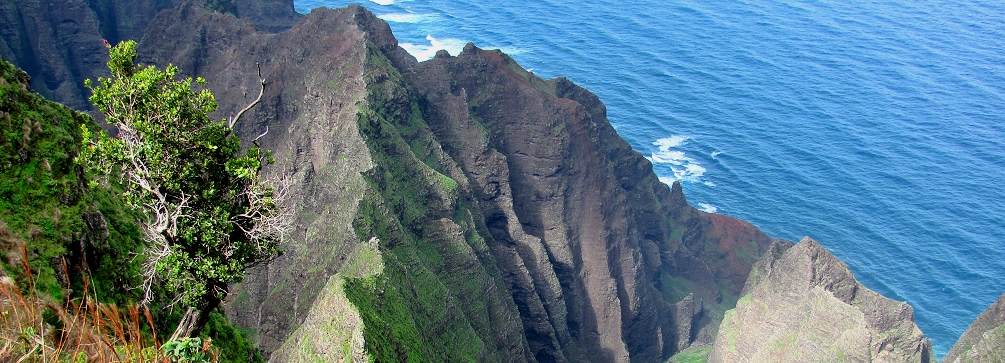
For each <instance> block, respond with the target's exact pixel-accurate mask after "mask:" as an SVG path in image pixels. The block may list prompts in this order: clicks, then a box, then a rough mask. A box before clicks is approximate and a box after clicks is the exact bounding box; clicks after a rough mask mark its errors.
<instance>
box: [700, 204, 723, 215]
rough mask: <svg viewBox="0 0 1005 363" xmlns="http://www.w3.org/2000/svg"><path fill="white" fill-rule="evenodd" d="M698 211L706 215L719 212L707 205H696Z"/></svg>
mask: <svg viewBox="0 0 1005 363" xmlns="http://www.w3.org/2000/svg"><path fill="white" fill-rule="evenodd" d="M698 209H701V210H702V211H704V212H707V213H716V212H718V211H719V208H716V207H715V206H714V205H711V204H708V203H698Z"/></svg>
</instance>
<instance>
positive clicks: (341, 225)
mask: <svg viewBox="0 0 1005 363" xmlns="http://www.w3.org/2000/svg"><path fill="white" fill-rule="evenodd" d="M151 24H152V25H151V28H150V31H148V33H147V34H148V35H147V37H145V38H144V40H143V42H142V43H141V49H142V50H143V51H145V52H146V53H143V54H141V58H142V59H144V60H146V61H150V62H153V63H157V64H165V63H167V62H173V63H175V64H179V65H180V66H181V68H182V70H183V72H187V73H188V74H189V75H204V76H207V78H209V79H210V87H211V88H212V89H213V90H214V91H215V92H216V94H217V96H218V99H219V101H220V105H221V116H224V115H227V114H229V113H231V112H233V111H235V110H237V109H239V108H240V107H243V106H244V105H245V104H246V103H247V102H249V101H250V100H251V99H253V98H254V97H255V96H256V95H257V91H258V89H257V84H256V83H257V82H256V80H257V69H256V68H255V64H256V63H259V64H261V66H262V72H263V75H264V76H265V78H266V79H267V80H268V81H269V85H268V86H267V88H266V94H265V97H264V101H263V103H262V105H261V106H259V107H258V108H256V109H255V111H254V112H255V114H254V116H255V117H252V118H249V119H248V120H249V122H248V123H246V124H244V125H240V126H239V130H238V131H239V134H240V135H241V136H242V137H246V138H251V137H254V136H256V135H258V134H260V133H262V132H263V131H264V130H265V128H266V127H268V128H269V133H268V134H267V135H266V136H264V137H263V138H262V142H263V145H264V146H266V147H269V148H271V149H273V150H276V156H277V164H276V165H274V166H273V167H272V168H271V169H270V170H269V172H270V176H271V177H272V178H275V179H277V180H278V179H280V178H288V179H291V180H293V181H294V182H295V184H294V185H295V187H294V190H295V191H296V192H295V195H297V196H299V198H300V199H299V201H300V202H299V203H298V208H299V212H298V214H297V215H298V220H297V227H296V228H295V230H294V232H293V234H292V239H291V241H290V243H289V244H288V245H286V246H284V250H285V251H286V252H287V253H286V255H284V256H283V257H281V258H280V259H279V260H277V261H276V262H275V263H273V264H271V265H269V266H268V267H266V268H264V269H262V270H260V271H257V272H256V273H255V274H253V276H251V277H249V278H248V279H247V281H246V282H245V283H243V284H242V285H241V286H240V288H239V289H238V291H240V293H238V294H236V297H235V298H234V299H233V301H232V302H231V303H230V305H229V306H230V307H229V312H230V315H231V316H232V317H233V318H234V319H236V320H237V321H238V322H239V323H240V324H242V325H244V326H245V327H248V328H253V329H256V330H257V333H258V342H259V344H260V346H261V347H262V348H263V350H264V351H265V352H266V353H267V354H272V353H274V354H273V359H274V360H276V361H279V360H286V359H293V358H294V357H309V356H311V355H312V354H314V355H316V356H321V354H322V353H324V354H329V353H330V354H335V355H339V354H344V355H340V356H343V357H348V356H353V355H357V356H358V354H361V353H360V352H359V351H358V348H357V347H347V348H346V349H343V350H341V351H340V353H331V352H323V351H322V350H323V349H321V348H320V347H321V345H323V344H320V342H322V341H325V339H319V338H318V334H322V335H323V334H328V333H322V332H319V331H316V330H312V329H305V328H304V327H305V326H308V325H310V326H315V325H312V324H317V322H318V321H320V320H317V319H315V318H314V317H316V316H328V315H338V316H345V317H347V318H346V319H343V320H344V322H343V323H340V324H347V325H346V326H347V327H349V326H350V325H351V327H349V328H348V330H349V331H351V330H353V329H362V332H363V333H362V334H363V336H364V337H365V338H366V339H364V341H365V345H366V349H365V351H366V352H367V353H368V354H374V355H375V356H376V357H377V358H379V359H378V360H380V359H386V360H400V359H404V358H406V357H407V358H408V359H410V360H421V359H420V358H426V359H428V360H431V361H439V360H443V359H447V360H458V359H460V360H470V359H474V360H485V361H587V360H592V361H629V360H631V361H655V360H660V359H665V358H667V357H669V356H670V355H671V354H673V353H674V352H676V351H678V350H679V349H681V348H683V347H686V346H688V345H689V344H691V343H692V342H694V341H696V340H697V341H704V342H706V343H710V342H711V339H712V337H713V336H714V330H715V326H716V325H717V323H718V321H719V319H720V318H721V316H722V315H721V314H722V312H723V311H725V310H726V309H728V308H731V307H732V305H733V304H735V301H736V296H737V295H738V293H739V291H740V288H741V287H742V285H743V281H744V280H745V278H746V276H747V274H748V272H749V268H750V264H751V263H752V262H753V261H754V259H756V258H757V256H759V255H760V254H761V253H762V251H764V250H765V248H766V247H767V246H768V245H769V244H770V243H771V241H772V240H771V239H770V238H768V237H767V236H765V235H764V234H762V233H760V232H759V231H758V230H757V229H756V228H754V227H753V226H751V225H749V224H748V223H745V222H741V221H738V220H735V219H732V218H729V217H724V216H719V215H711V214H706V213H703V212H700V211H698V210H696V209H694V208H692V207H690V206H689V205H687V202H686V200H685V198H684V196H683V193H682V191H681V189H680V186H679V185H675V186H674V187H673V188H672V189H671V188H670V187H668V186H667V185H665V184H662V183H660V182H659V181H658V180H657V178H656V176H655V175H654V174H653V173H652V166H651V164H649V162H648V161H647V160H646V159H645V158H643V157H642V156H641V155H640V154H638V153H636V152H634V151H632V150H631V148H630V147H629V146H628V144H627V143H625V142H624V141H623V140H622V139H621V138H620V137H618V136H617V134H616V133H615V132H614V130H613V128H612V127H611V126H610V124H609V123H608V121H607V119H606V111H605V109H604V106H603V104H602V103H601V102H600V101H599V100H598V99H597V97H596V96H595V95H593V94H591V93H589V92H588V91H586V90H584V89H582V88H580V87H578V86H576V85H574V84H572V83H571V82H569V81H567V80H564V79H555V80H551V81H545V80H542V79H540V78H537V77H535V76H533V75H532V74H530V73H528V72H526V71H525V70H523V69H522V68H520V67H519V65H517V64H516V63H515V62H514V61H513V60H512V59H510V58H509V57H507V56H505V55H504V54H502V53H500V52H498V51H483V50H480V49H478V48H476V47H474V46H473V45H469V46H468V47H467V48H466V49H465V51H464V52H463V53H462V54H461V55H459V56H458V57H450V56H448V55H446V54H442V53H441V54H440V56H439V57H437V59H434V60H432V61H429V62H424V63H417V62H416V61H415V60H414V59H413V58H412V57H410V56H409V55H408V54H407V53H405V52H404V51H403V50H402V49H401V48H399V47H398V46H397V41H396V40H395V39H394V37H393V35H392V34H391V33H390V30H389V28H388V26H387V24H386V23H384V22H383V21H381V20H379V19H377V18H376V17H374V16H373V15H372V14H370V13H369V12H367V11H366V10H364V9H363V8H361V7H356V6H352V7H350V8H348V9H340V10H315V11H314V12H312V13H311V14H310V15H309V16H307V17H306V18H304V19H303V20H302V21H300V22H299V23H298V24H297V25H295V26H294V27H293V28H291V29H290V30H287V31H284V32H281V33H277V34H268V33H264V32H258V31H256V30H255V29H254V28H253V27H252V26H251V25H250V24H249V23H247V22H244V23H242V22H241V21H240V20H238V19H233V18H229V17H225V16H222V15H220V14H213V13H209V12H206V11H204V10H203V9H202V8H199V7H185V6H182V7H180V8H178V9H176V10H172V11H166V12H163V13H162V14H161V15H160V16H158V18H157V19H155V20H154V21H153V22H152V23H151ZM192 29H200V31H199V32H198V34H193V32H192V31H191V30H192ZM252 119H254V120H257V121H254V122H251V121H250V120H252ZM353 232H354V233H353ZM363 241H376V242H374V243H375V246H376V248H377V252H379V254H378V257H377V258H379V260H380V264H379V265H381V266H382V268H381V269H379V270H380V273H379V274H377V273H376V272H373V271H376V270H377V269H362V270H365V271H364V272H360V271H359V270H358V269H357V268H355V267H350V266H352V265H353V264H354V263H355V262H353V261H355V260H356V259H357V258H356V257H353V256H358V255H359V253H360V252H359V251H360V248H362V247H360V246H364V245H365V244H364V243H363ZM364 255H365V254H364ZM371 262H372V261H371ZM366 271H370V272H366ZM350 277H356V278H357V279H352V278H350ZM346 278H349V279H348V280H347V279H346ZM322 291H324V293H322ZM339 291H341V292H342V293H344V294H345V297H338V296H337V295H339V293H335V292H339ZM339 299H343V300H348V301H351V302H352V303H353V304H354V305H355V307H353V306H345V305H346V304H339V303H336V300H339ZM340 301H341V300H340ZM332 309H336V310H332ZM339 309H340V310H339ZM340 314H341V315H340ZM356 317H358V318H356ZM304 324H307V325H304ZM360 324H361V325H362V326H365V328H362V327H361V326H360ZM326 339H327V341H328V343H329V344H332V343H337V342H339V341H340V340H339V339H342V338H336V337H334V336H329V337H328V338H326ZM305 344H306V346H308V347H311V346H312V344H315V345H313V348H309V349H307V348H304V346H305ZM338 344H341V343H338Z"/></svg>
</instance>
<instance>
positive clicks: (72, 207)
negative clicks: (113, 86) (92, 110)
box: [0, 60, 140, 302]
mask: <svg viewBox="0 0 1005 363" xmlns="http://www.w3.org/2000/svg"><path fill="white" fill-rule="evenodd" d="M28 84H29V79H28V75H27V74H26V73H24V72H23V71H21V70H20V69H18V68H16V67H14V66H13V65H11V64H10V63H7V62H6V61H2V60H0V129H2V133H0V220H2V221H3V224H4V225H5V227H4V228H7V229H9V230H10V231H11V232H12V233H13V234H15V235H16V236H18V237H20V239H22V240H24V241H26V248H27V252H28V256H29V260H30V265H31V268H32V270H33V271H35V273H36V274H38V277H37V279H36V281H37V286H36V289H38V290H41V291H44V292H45V293H47V294H49V295H51V296H52V297H54V298H55V299H57V300H59V299H62V298H63V297H64V296H65V295H66V292H67V289H71V288H73V289H79V284H80V279H79V278H80V277H81V276H82V275H83V274H85V273H87V274H89V275H91V278H92V281H93V282H92V283H93V284H94V290H95V292H96V293H97V294H98V295H99V298H101V299H102V300H106V301H123V302H124V301H128V300H130V299H132V298H134V297H135V296H134V294H133V292H132V291H130V290H129V289H128V287H129V286H136V285H137V282H138V281H135V277H136V271H135V270H134V269H133V267H135V264H130V263H122V262H124V261H130V260H131V259H132V258H133V256H134V252H135V251H137V249H138V248H139V246H140V245H139V238H138V232H137V230H136V228H135V227H134V226H133V225H132V223H130V222H129V220H130V218H129V217H128V216H127V215H126V213H125V212H124V211H123V210H122V209H121V208H120V207H119V206H120V204H119V203H117V202H116V200H115V197H114V196H113V195H110V194H109V192H108V191H105V190H101V189H97V190H91V189H87V188H86V187H85V185H86V182H85V181H83V180H82V179H81V178H82V174H81V171H80V169H79V168H78V167H77V166H76V164H75V163H74V158H75V157H76V155H77V150H78V148H79V145H80V142H81V125H86V126H87V127H91V128H93V129H97V124H96V123H95V122H94V121H93V120H92V119H91V118H90V117H89V116H88V115H86V114H84V113H80V112H77V111H74V110H72V109H70V108H67V107H65V106H63V105H60V104H58V103H55V102H50V101H47V100H45V99H44V98H42V97H41V96H40V95H38V94H37V93H35V92H33V91H32V90H31V88H29V87H28ZM18 248H19V246H3V252H4V253H5V254H6V256H5V257H6V258H5V259H4V262H5V263H7V266H8V267H10V266H11V263H12V262H13V261H14V259H16V258H18V257H17V253H16V252H17V249H18ZM15 271H16V270H15ZM15 271H11V270H8V273H14V274H15V275H16V273H15Z"/></svg>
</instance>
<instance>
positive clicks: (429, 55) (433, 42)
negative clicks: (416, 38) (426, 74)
mask: <svg viewBox="0 0 1005 363" xmlns="http://www.w3.org/2000/svg"><path fill="white" fill-rule="evenodd" d="M426 40H428V41H429V45H425V44H415V43H401V44H399V45H400V46H401V47H402V48H404V49H405V51H406V52H408V54H411V55H412V56H413V57H415V59H418V60H419V61H424V60H429V59H433V56H434V55H436V52H437V51H439V50H440V49H444V50H446V51H447V53H450V54H452V55H457V54H460V53H461V51H462V50H463V49H464V45H465V44H467V43H468V42H467V41H465V40H463V39H456V38H444V39H436V38H434V37H433V36H432V35H427V36H426Z"/></svg>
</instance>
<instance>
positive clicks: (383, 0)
mask: <svg viewBox="0 0 1005 363" xmlns="http://www.w3.org/2000/svg"><path fill="white" fill-rule="evenodd" d="M370 1H373V2H375V3H377V4H378V5H384V6H388V5H391V4H394V0H370Z"/></svg>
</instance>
